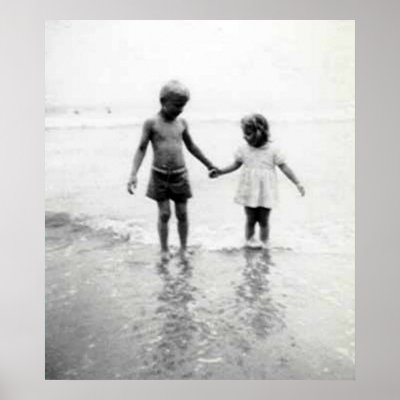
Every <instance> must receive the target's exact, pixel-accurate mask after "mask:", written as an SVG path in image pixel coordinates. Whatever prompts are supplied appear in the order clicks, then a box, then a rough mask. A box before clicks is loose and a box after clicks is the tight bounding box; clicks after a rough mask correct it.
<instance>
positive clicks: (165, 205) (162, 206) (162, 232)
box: [157, 200, 171, 260]
mask: <svg viewBox="0 0 400 400" xmlns="http://www.w3.org/2000/svg"><path fill="white" fill-rule="evenodd" d="M157 204H158V234H159V236H160V243H161V258H162V259H163V260H166V259H167V258H168V257H169V252H168V221H169V218H170V217H171V209H170V206H169V200H163V201H158V202H157Z"/></svg>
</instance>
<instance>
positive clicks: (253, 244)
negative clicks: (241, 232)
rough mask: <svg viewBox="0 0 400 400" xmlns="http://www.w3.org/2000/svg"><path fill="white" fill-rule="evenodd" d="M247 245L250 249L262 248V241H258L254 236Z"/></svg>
mask: <svg viewBox="0 0 400 400" xmlns="http://www.w3.org/2000/svg"><path fill="white" fill-rule="evenodd" d="M245 246H246V247H247V248H248V249H259V248H261V243H260V242H258V241H257V240H256V239H255V238H254V237H252V238H251V239H249V240H247V241H246V244H245Z"/></svg>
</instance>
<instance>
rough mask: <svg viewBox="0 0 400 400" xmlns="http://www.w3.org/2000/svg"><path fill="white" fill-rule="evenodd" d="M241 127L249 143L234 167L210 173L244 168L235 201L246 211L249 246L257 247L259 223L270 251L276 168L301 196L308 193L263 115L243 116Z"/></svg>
mask: <svg viewBox="0 0 400 400" xmlns="http://www.w3.org/2000/svg"><path fill="white" fill-rule="evenodd" d="M241 127H242V130H243V138H244V140H245V141H246V142H247V144H246V145H243V146H242V147H240V148H239V149H238V151H237V152H236V154H235V161H234V163H233V164H231V165H229V166H227V167H226V168H222V169H218V170H214V171H211V172H210V177H211V178H216V177H218V176H219V175H223V174H228V173H230V172H233V171H235V170H237V169H239V168H240V167H241V166H243V168H242V173H241V175H240V179H239V186H238V189H237V193H236V196H235V202H236V203H239V204H242V205H243V206H244V209H245V213H246V229H245V236H246V246H248V247H257V243H256V241H255V238H254V229H255V225H256V223H258V224H259V227H260V240H261V246H262V247H263V248H268V237H269V222H268V220H269V214H270V211H271V208H273V207H274V206H275V204H276V201H277V179H276V168H275V166H278V167H279V168H280V169H281V171H282V172H283V173H284V174H285V175H286V176H287V177H288V178H289V179H290V180H291V181H292V182H293V183H294V184H295V185H296V187H297V189H298V191H299V192H300V194H301V195H302V196H304V195H305V190H304V187H303V186H302V185H301V184H300V182H299V180H298V179H297V178H296V176H295V174H294V172H293V171H292V170H291V169H290V168H289V167H288V165H287V164H286V163H285V159H284V157H283V156H282V154H281V153H280V152H279V151H278V149H277V148H275V147H274V146H273V145H272V144H271V143H270V134H269V125H268V122H267V120H266V119H265V118H264V117H263V116H262V115H261V114H252V115H249V116H246V117H244V118H243V119H242V120H241Z"/></svg>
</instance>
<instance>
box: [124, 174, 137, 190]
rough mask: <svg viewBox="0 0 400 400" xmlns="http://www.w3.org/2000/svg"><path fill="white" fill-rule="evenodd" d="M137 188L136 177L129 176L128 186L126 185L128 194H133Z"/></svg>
mask: <svg viewBox="0 0 400 400" xmlns="http://www.w3.org/2000/svg"><path fill="white" fill-rule="evenodd" d="M136 186H137V177H136V175H134V176H131V177H130V178H129V181H128V184H127V185H126V189H127V190H128V193H129V194H135V190H134V189H136Z"/></svg>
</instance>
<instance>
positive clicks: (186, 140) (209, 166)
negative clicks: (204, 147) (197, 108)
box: [182, 120, 215, 170]
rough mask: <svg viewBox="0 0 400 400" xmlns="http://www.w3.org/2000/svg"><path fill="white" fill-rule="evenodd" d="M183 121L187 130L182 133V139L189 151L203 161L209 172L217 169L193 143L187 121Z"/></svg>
mask: <svg viewBox="0 0 400 400" xmlns="http://www.w3.org/2000/svg"><path fill="white" fill-rule="evenodd" d="M182 121H183V124H184V126H185V129H184V130H183V133H182V139H183V142H184V143H185V145H186V148H187V149H188V151H189V152H190V153H192V154H193V155H194V156H195V157H196V158H197V159H198V160H199V161H201V162H202V163H203V164H204V165H205V166H206V167H207V169H208V170H211V169H215V166H214V164H213V163H212V162H211V161H210V160H209V159H208V158H207V157H206V156H205V155H204V154H203V152H202V151H201V150H200V149H199V148H198V147H197V145H196V144H195V143H194V142H193V139H192V137H191V136H190V134H189V129H188V125H187V122H186V121H185V120H182Z"/></svg>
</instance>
